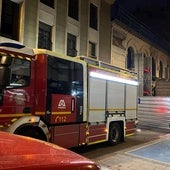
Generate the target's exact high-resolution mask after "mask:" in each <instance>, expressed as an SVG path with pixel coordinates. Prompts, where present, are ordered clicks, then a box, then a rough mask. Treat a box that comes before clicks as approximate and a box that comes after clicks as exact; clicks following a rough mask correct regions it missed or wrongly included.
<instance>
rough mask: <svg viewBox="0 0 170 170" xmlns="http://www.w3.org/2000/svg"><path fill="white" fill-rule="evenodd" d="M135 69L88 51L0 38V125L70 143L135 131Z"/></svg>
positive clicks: (120, 138)
mask: <svg viewBox="0 0 170 170" xmlns="http://www.w3.org/2000/svg"><path fill="white" fill-rule="evenodd" d="M137 87H138V82H137V75H136V74H135V73H133V72H129V71H127V70H124V69H120V68H117V67H114V66H112V65H109V64H107V63H104V62H101V61H98V60H93V59H90V58H88V57H75V58H72V57H68V56H61V55H57V54H56V53H55V52H52V51H48V50H45V49H29V48H27V47H25V46H23V45H19V44H12V43H1V44H0V129H1V130H4V131H8V132H10V133H14V134H20V135H24V136H30V137H34V138H38V139H42V140H45V141H50V142H52V143H55V144H58V145H60V146H63V147H66V148H70V147H74V146H80V145H90V144H94V143H98V142H103V141H108V142H109V143H110V144H111V145H114V144H117V143H119V142H120V141H123V140H124V137H125V136H127V135H130V134H133V133H134V132H135V122H136V120H137V116H136V111H137Z"/></svg>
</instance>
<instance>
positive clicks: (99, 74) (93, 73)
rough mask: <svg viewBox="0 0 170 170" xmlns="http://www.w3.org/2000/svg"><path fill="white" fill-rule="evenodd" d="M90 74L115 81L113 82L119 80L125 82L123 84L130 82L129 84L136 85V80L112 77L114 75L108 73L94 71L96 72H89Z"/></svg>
mask: <svg viewBox="0 0 170 170" xmlns="http://www.w3.org/2000/svg"><path fill="white" fill-rule="evenodd" d="M90 76H91V77H96V78H100V79H104V80H110V81H115V82H119V83H125V84H130V85H135V86H137V85H138V82H137V81H133V80H128V79H124V78H119V77H114V76H109V75H105V74H101V73H96V72H90Z"/></svg>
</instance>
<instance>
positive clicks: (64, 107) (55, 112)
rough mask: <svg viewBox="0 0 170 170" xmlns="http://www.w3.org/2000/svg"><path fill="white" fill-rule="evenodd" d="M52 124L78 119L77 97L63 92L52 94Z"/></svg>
mask: <svg viewBox="0 0 170 170" xmlns="http://www.w3.org/2000/svg"><path fill="white" fill-rule="evenodd" d="M49 121H50V123H51V124H58V123H59V124H61V123H70V122H75V121H76V97H74V96H71V95H63V94H52V95H51V113H50V119H49Z"/></svg>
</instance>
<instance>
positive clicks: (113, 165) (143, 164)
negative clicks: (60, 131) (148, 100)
mask: <svg viewBox="0 0 170 170" xmlns="http://www.w3.org/2000/svg"><path fill="white" fill-rule="evenodd" d="M166 138H169V135H168V131H163V130H160V129H158V130H157V131H154V130H147V129H137V132H136V134H135V135H133V136H129V137H126V139H125V142H123V143H121V144H118V145H116V146H108V145H107V143H101V144H97V145H92V146H88V147H86V148H83V149H82V148H80V149H76V152H77V153H79V154H81V155H83V156H85V157H87V158H89V159H92V160H94V161H96V162H99V163H100V164H101V165H104V166H105V167H107V168H109V169H111V170H112V169H116V170H133V169H138V170H140V169H141V170H144V169H146V170H148V169H149V170H155V169H159V170H160V169H161V170H162V169H165V170H168V169H170V162H169V163H164V162H161V161H159V162H158V161H155V160H150V159H141V158H140V157H138V156H134V155H132V154H131V153H130V152H131V151H133V150H135V149H138V148H141V147H143V146H147V145H151V144H152V143H153V142H154V143H155V142H157V141H162V140H165V139H166ZM161 147H162V146H161ZM158 149H159V150H160V148H158ZM169 149H170V148H168V150H167V152H168V154H169V155H170V153H169V152H170V151H169ZM159 150H158V151H159ZM153 154H154V153H153ZM151 155H152V153H151Z"/></svg>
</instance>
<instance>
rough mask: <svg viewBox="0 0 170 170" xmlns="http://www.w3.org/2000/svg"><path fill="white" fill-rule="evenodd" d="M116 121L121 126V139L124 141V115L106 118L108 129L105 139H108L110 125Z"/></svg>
mask: <svg viewBox="0 0 170 170" xmlns="http://www.w3.org/2000/svg"><path fill="white" fill-rule="evenodd" d="M116 123H117V124H119V125H120V127H121V130H122V134H123V135H122V138H121V140H122V141H124V137H125V126H126V123H125V118H124V117H119V118H118V119H115V118H108V120H107V129H108V133H107V141H108V140H109V132H110V127H111V125H113V124H116Z"/></svg>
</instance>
